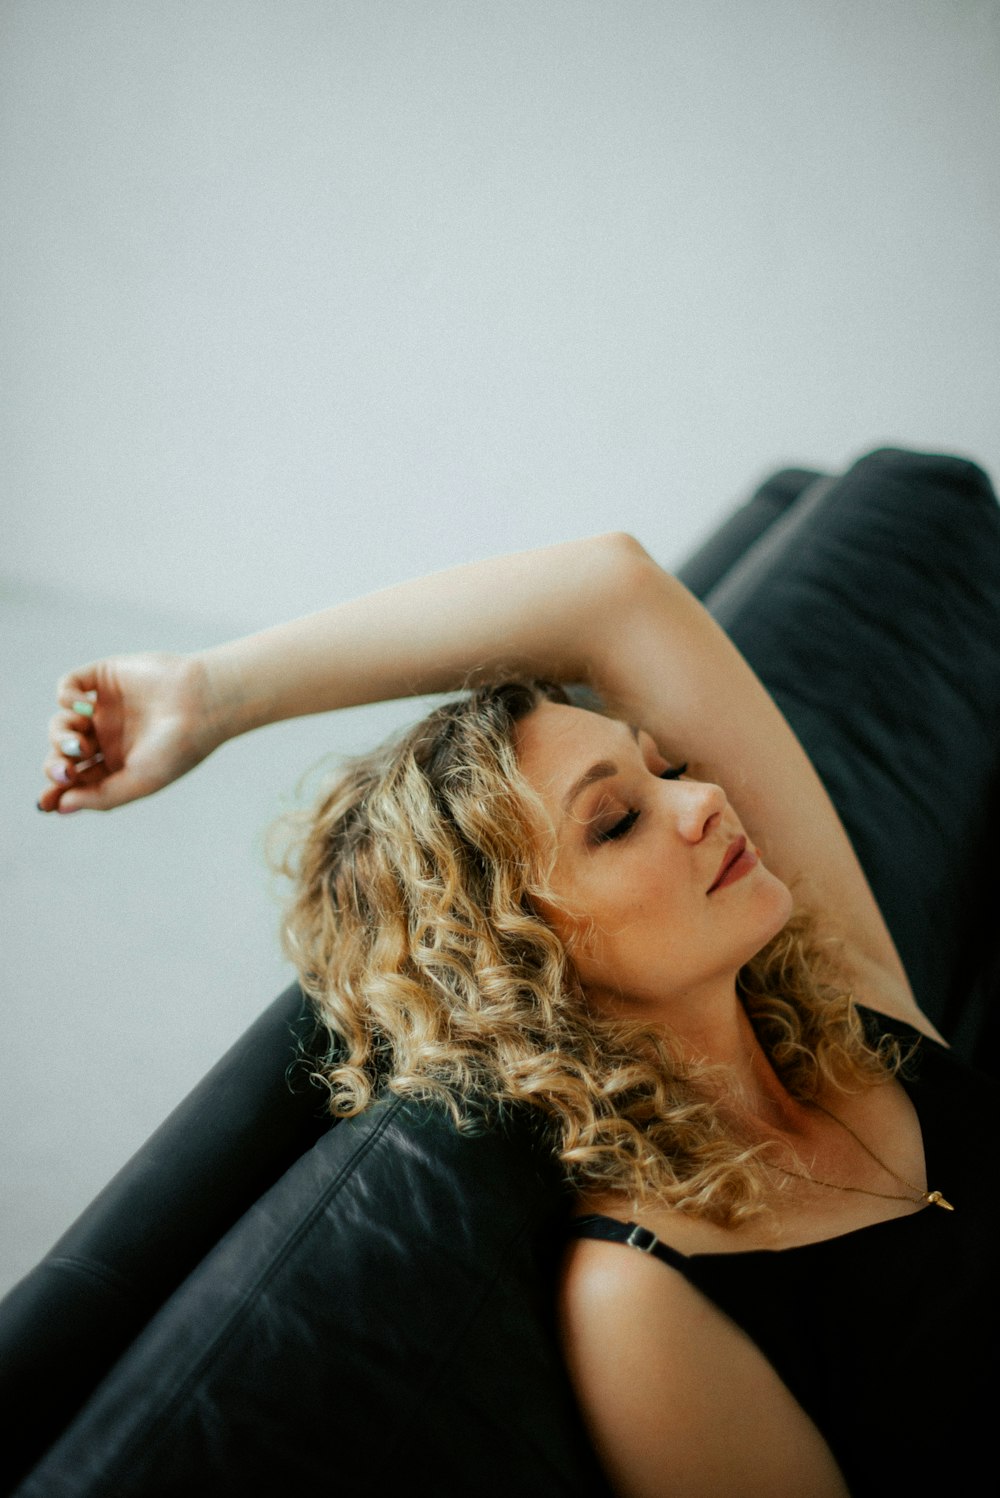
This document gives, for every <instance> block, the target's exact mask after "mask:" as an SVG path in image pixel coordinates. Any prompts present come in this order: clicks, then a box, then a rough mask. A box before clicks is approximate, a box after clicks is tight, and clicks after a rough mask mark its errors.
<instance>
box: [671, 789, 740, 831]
mask: <svg viewBox="0 0 1000 1498" xmlns="http://www.w3.org/2000/svg"><path fill="white" fill-rule="evenodd" d="M674 785H675V786H676V788H677V790H679V791H681V792H683V795H682V796H681V799H680V803H679V806H678V811H677V828H678V831H679V832H680V834H681V837H682V838H683V839H684V841H685V842H687V843H700V842H701V840H702V838H704V837H707V836H708V834H709V833H710V832H711V831H712V830H713V828H714V827H716V826H717V825H718V824H719V822H721V820H722V814H723V812H724V811H725V809H726V807H727V806H728V804H729V803H728V801H727V800H726V793H725V791H724V790H723V789H722V787H721V785H714V784H713V783H712V782H711V781H710V780H678V781H675V782H674Z"/></svg>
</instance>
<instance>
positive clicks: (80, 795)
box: [56, 770, 154, 813]
mask: <svg viewBox="0 0 1000 1498" xmlns="http://www.w3.org/2000/svg"><path fill="white" fill-rule="evenodd" d="M152 789H154V787H152V786H151V787H149V790H152ZM148 793H149V792H148V791H147V790H146V789H144V788H142V787H140V786H139V785H138V784H137V783H136V782H135V781H134V780H133V778H132V777H131V776H130V775H129V774H128V772H127V771H125V770H119V771H118V772H117V773H116V774H113V775H105V776H103V777H102V778H101V779H99V780H97V781H96V782H95V783H94V784H92V785H73V786H71V787H70V789H69V790H66V791H61V792H60V796H59V803H58V806H57V808H56V810H58V811H59V812H60V813H68V812H73V811H110V810H111V809H112V807H115V806H124V804H125V803H126V802H127V801H135V800H136V799H137V798H138V797H140V796H145V795H147V794H148Z"/></svg>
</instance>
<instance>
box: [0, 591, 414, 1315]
mask: <svg viewBox="0 0 1000 1498" xmlns="http://www.w3.org/2000/svg"><path fill="white" fill-rule="evenodd" d="M218 632H219V626H218V624H217V623H214V624H212V625H211V627H210V630H208V631H207V630H206V626H205V624H204V623H203V622H202V621H199V620H196V619H191V618H183V617H171V616H164V615H157V614H153V613H147V612H142V611H140V610H138V609H131V610H130V609H125V608H120V607H112V606H108V605H101V604H99V603H96V602H94V601H88V600H86V599H84V598H83V597H73V596H71V595H68V594H65V593H55V592H49V591H45V590H42V589H28V588H25V587H23V586H16V587H15V586H10V585H8V586H3V585H0V641H2V663H3V665H2V680H3V764H4V768H5V770H6V774H5V775H4V776H3V777H2V779H0V908H2V910H3V912H4V918H3V929H4V942H3V948H4V951H3V964H2V975H3V976H2V982H3V989H4V994H3V1006H2V1010H0V1291H3V1290H5V1289H6V1288H7V1287H8V1286H9V1285H10V1284H11V1283H13V1281H14V1280H16V1279H17V1278H19V1277H20V1275H21V1274H23V1273H24V1272H25V1271H26V1270H27V1269H29V1268H30V1267H31V1265H32V1264H33V1263H34V1262H35V1261H36V1260H37V1259H38V1257H39V1256H40V1255H41V1254H42V1253H43V1252H44V1251H45V1250H46V1249H47V1248H48V1247H49V1246H50V1245H51V1243H52V1242H53V1241H54V1239H55V1238H56V1237H57V1236H58V1234H59V1233H61V1232H62V1231H63V1229H64V1228H65V1227H66V1226H68V1224H69V1223H70V1222H71V1221H72V1220H73V1218H74V1217H76V1215H77V1214H78V1213H79V1212H80V1210H81V1209H82V1208H83V1207H84V1206H86V1204H87V1202H88V1201H89V1200H90V1199H91V1198H92V1197H93V1196H94V1194H95V1193H96V1192H97V1191H98V1190H99V1189H100V1187H101V1186H103V1185H104V1183H105V1182H106V1181H107V1180H108V1178H109V1177H110V1176H111V1175H112V1174H113V1172H114V1171H115V1170H116V1169H117V1168H118V1166H119V1165H121V1164H122V1163H124V1161H125V1160H126V1159H127V1158H128V1157H129V1155H130V1154H131V1153H132V1152H133V1151H134V1150H135V1149H136V1148H137V1147H138V1146H139V1145H140V1144H141V1143H142V1141H143V1140H144V1139H145V1138H146V1136H147V1135H148V1134H149V1133H150V1132H151V1131H152V1129H153V1128H155V1126H156V1125H157V1124H158V1123H159V1122H160V1121H161V1120H162V1118H163V1117H164V1116H165V1114H166V1113H167V1112H168V1111H169V1110H170V1108H171V1107H172V1106H173V1105H174V1104H175V1103H176V1102H178V1101H179V1100H180V1098H181V1097H183V1096H184V1094H185V1093H186V1092H187V1091H188V1089H189V1088H190V1087H191V1086H192V1085H193V1084H194V1083H195V1082H197V1081H198V1079H199V1078H200V1077H201V1076H202V1075H203V1074H204V1072H205V1071H206V1070H207V1069H208V1067H209V1066H211V1065H212V1063H213V1062H214V1061H215V1060H216V1059H217V1058H218V1056H219V1055H220V1054H221V1053H222V1052H223V1051H224V1050H225V1049H226V1048H227V1046H228V1045H229V1044H230V1043H231V1042H232V1041H233V1040H234V1039H235V1038H236V1036H237V1035H238V1034H239V1033H240V1031H241V1030H242V1029H243V1028H244V1027H245V1026H246V1025H247V1024H248V1023H249V1022H250V1021H251V1020H252V1019H253V1018H254V1016H255V1015H256V1014H257V1013H258V1012H259V1010H260V1009H262V1008H263V1006H264V1005H265V1003H267V1002H268V1000H270V999H271V998H272V997H273V995H274V994H275V993H276V992H278V991H279V989H281V988H282V987H284V985H285V984H286V983H287V982H288V981H289V979H290V977H291V972H290V969H288V968H287V967H286V966H285V964H284V962H283V960H282V958H281V956H280V952H279V947H278V939H277V926H278V920H279V897H278V882H277V881H276V880H275V879H274V878H272V877H271V876H270V874H269V873H268V870H267V867H266V862H265V857H264V833H265V830H266V828H267V827H268V825H269V824H270V823H271V821H272V819H273V817H274V816H275V814H276V813H277V812H278V810H279V807H280V805H281V803H282V800H283V799H284V800H285V801H286V802H288V801H290V800H291V799H292V794H293V792H294V788H295V785H296V782H297V781H298V779H299V777H300V775H301V772H302V771H303V770H304V769H305V768H306V767H307V766H308V765H310V764H312V763H315V762H316V761H318V760H319V759H320V758H321V757H322V756H324V755H326V754H328V753H329V752H330V751H331V749H333V748H336V749H337V750H338V751H339V752H354V751H355V750H357V749H360V748H362V747H365V746H368V745H370V744H373V743H374V742H376V741H377V740H378V739H379V738H380V737H381V736H382V734H383V732H388V731H389V730H390V729H391V728H392V727H393V726H395V724H396V723H398V722H401V721H406V720H408V719H409V718H411V717H413V716H415V715H416V713H417V712H418V711H419V710H420V705H419V704H417V706H416V707H414V705H413V704H401V705H397V706H395V707H392V706H390V707H386V708H382V709H365V710H360V711H357V712H349V713H342V714H339V715H337V716H336V717H335V718H331V717H325V718H313V719H303V720H300V721H298V722H296V723H289V724H282V725H280V726H279V727H277V728H273V729H268V730H264V731H263V732H260V733H257V734H252V735H250V736H249V737H247V738H246V739H243V740H240V741H238V742H236V743H234V744H231V745H228V746H226V748H225V749H224V750H222V751H220V752H218V753H217V754H216V755H215V756H214V757H213V758H212V759H210V760H209V761H207V762H206V763H205V764H204V765H202V766H201V767H199V769H198V770H196V771H195V772H194V773H193V774H191V775H189V776H188V777H187V779H186V780H185V781H183V782H181V783H178V784H177V785H175V786H173V787H171V788H170V789H169V790H168V791H167V792H165V793H161V794H160V795H158V796H155V797H152V798H151V799H149V800H148V801H144V802H139V803H136V804H135V805H134V806H132V807H127V808H124V809H122V810H120V811H117V812H114V813H111V814H109V815H103V816H101V815H92V814H82V813H81V814H79V815H77V816H74V817H66V818H56V817H51V816H42V815H41V814H40V813H39V812H38V811H37V810H36V808H35V801H36V799H37V796H38V794H39V792H40V790H41V788H42V785H43V781H42V778H41V774H40V770H39V765H40V762H41V759H42V755H43V752H44V746H45V733H46V725H47V721H48V717H49V714H50V713H51V711H52V710H53V706H54V702H53V698H52V690H53V685H54V682H55V680H56V678H57V677H58V676H59V675H61V674H62V672H63V671H65V670H67V669H68V668H70V667H71V666H75V665H79V664H82V663H83V662H85V661H87V660H89V659H92V658H94V657H96V656H99V655H103V654H108V653H111V652H112V651H114V650H119V649H146V648H170V649H191V648H194V647H195V646H197V645H199V644H204V643H207V642H209V641H210V640H211V639H213V638H215V637H217V635H218Z"/></svg>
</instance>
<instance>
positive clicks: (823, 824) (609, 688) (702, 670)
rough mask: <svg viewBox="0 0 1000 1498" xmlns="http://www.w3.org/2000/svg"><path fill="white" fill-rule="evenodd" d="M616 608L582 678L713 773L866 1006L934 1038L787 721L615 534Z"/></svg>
mask: <svg viewBox="0 0 1000 1498" xmlns="http://www.w3.org/2000/svg"><path fill="white" fill-rule="evenodd" d="M620 544H621V560H620V568H621V576H620V583H619V597H620V605H619V613H618V617H617V620H616V621H615V622H614V625H613V627H611V625H610V621H609V625H608V627H606V628H605V629H604V630H603V632H601V631H600V630H599V633H598V639H597V644H596V654H595V657H594V659H593V662H592V679H593V682H594V685H595V687H596V688H597V689H598V690H599V691H600V692H601V694H602V696H603V697H604V699H605V701H607V702H608V704H609V706H611V707H612V709H613V710H614V711H617V712H620V713H621V714H622V716H625V717H628V718H629V719H630V720H631V721H633V722H639V723H642V725H643V726H644V727H645V728H647V729H648V730H649V732H650V733H651V734H652V736H653V737H654V739H656V741H657V743H658V744H659V745H660V746H661V748H662V749H663V751H664V753H669V754H670V755H671V757H673V756H675V755H676V756H677V757H679V758H684V759H686V760H688V762H689V764H690V767H691V773H692V774H693V775H695V776H697V777H698V778H700V779H705V780H713V781H717V782H718V783H719V784H720V785H722V787H723V788H724V790H725V791H726V793H727V795H728V796H729V799H730V801H731V802H732V805H733V807H734V808H735V810H736V812H737V814H738V815H739V817H740V820H741V821H742V823H743V826H744V827H745V828H746V830H747V832H748V834H749V835H750V837H751V838H752V839H753V840H754V842H755V843H756V845H757V846H758V847H759V848H760V849H761V851H762V853H763V855H764V859H765V862H766V863H767V865H768V867H769V868H770V869H771V870H772V871H773V872H774V873H776V874H777V875H778V877H779V878H780V879H782V880H783V881H784V882H785V883H786V884H788V885H789V886H790V887H791V888H792V889H793V891H794V892H795V895H796V898H797V902H798V903H799V904H801V905H803V906H805V908H807V909H809V910H811V911H813V912H814V913H815V915H816V916H817V917H818V918H819V920H820V922H821V925H822V926H823V927H824V928H825V929H826V930H828V931H830V932H831V933H832V934H834V935H836V936H837V937H839V938H840V939H841V940H842V941H843V943H844V952H845V957H846V960H847V963H848V966H850V967H852V969H853V972H852V977H853V980H854V981H855V982H856V983H858V985H859V986H861V985H862V984H863V985H864V996H865V997H866V998H867V999H868V1000H869V1002H872V1003H874V1005H875V1007H876V1008H883V1009H885V1010H887V1011H888V1012H890V1013H895V1014H897V1015H898V1016H899V1017H900V1018H902V1019H906V1020H909V1021H910V1022H911V1023H914V1024H917V1025H919V1027H920V1028H922V1029H925V1030H929V1031H930V1033H932V1034H936V1032H934V1031H933V1028H932V1027H930V1026H929V1022H928V1021H927V1020H926V1019H925V1017H924V1016H923V1015H922V1014H921V1013H920V1011H919V1010H918V1008H917V1006H916V1002H915V1000H914V998H913V993H912V990H911V988H910V985H909V982H908V980H907V977H906V973H905V971H904V969H903V965H902V963H901V961H900V959H899V955H898V953H897V952H896V949H895V946H894V944H893V941H892V937H891V936H890V934H889V931H888V928H887V927H886V924H885V921H884V920H883V918H882V915H881V912H880V911H879V908H878V905H877V904H876V902H875V898H874V896H873V894H872V892H871V889H870V888H869V885H868V881H867V879H866V878H865V875H864V872H863V870H862V868H861V865H860V863H859V862H858V859H857V856H856V854H855V852H854V849H853V848H852V846H851V843H850V840H849V838H848V836H847V833H846V831H845V830H844V826H843V824H842V822H841V820H840V818H839V816H838V815H837V812H836V810H835V808H834V806H833V803H832V801H831V800H830V798H829V796H828V795H827V793H826V790H825V789H824V787H823V784H822V782H821V781H820V779H819V776H818V775H817V773H816V771H815V770H814V769H813V766H812V764H811V762H810V760H809V758H808V756H807V755H806V753H805V750H804V749H803V748H802V746H801V744H800V743H799V741H798V739H797V738H796V736H795V734H794V733H793V731H792V729H791V727H790V726H789V724H788V722H787V721H786V719H785V718H784V716H783V715H782V713H781V712H780V710H779V709H778V707H777V705H776V704H775V703H774V701H773V700H772V698H771V697H770V695H769V694H768V692H767V690H766V689H765V687H764V686H763V684H762V683H761V682H760V680H759V679H758V677H757V676H756V675H755V673H754V672H753V670H752V669H751V668H750V666H749V665H748V664H747V662H746V661H745V660H744V659H743V657H742V656H741V655H740V653H739V651H738V650H737V649H736V647H735V646H734V645H733V644H732V642H731V641H730V640H729V639H728V638H727V636H726V635H725V634H724V633H723V631H722V630H721V629H720V628H719V626H718V625H717V624H716V623H715V621H714V620H713V619H712V617H711V615H710V614H709V613H708V612H707V611H706V610H705V609H704V608H703V607H702V605H701V604H700V603H698V601H697V600H696V599H695V598H694V597H692V595H691V594H690V593H689V592H688V591H687V589H686V588H685V587H684V586H683V585H682V584H681V583H680V582H678V581H677V579H676V578H673V577H671V576H669V574H667V573H665V572H664V571H663V570H662V569H661V568H660V567H658V566H657V565H656V564H655V563H654V562H653V561H652V559H651V558H650V557H649V556H648V555H647V553H646V552H645V551H644V550H643V549H642V547H641V546H639V544H638V543H637V542H634V541H631V540H630V539H629V538H620Z"/></svg>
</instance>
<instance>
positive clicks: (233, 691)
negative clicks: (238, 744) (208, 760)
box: [186, 646, 257, 754]
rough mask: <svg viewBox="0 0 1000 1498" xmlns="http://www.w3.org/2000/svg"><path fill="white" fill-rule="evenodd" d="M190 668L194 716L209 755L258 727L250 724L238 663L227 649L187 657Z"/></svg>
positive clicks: (221, 648)
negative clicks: (221, 745)
mask: <svg viewBox="0 0 1000 1498" xmlns="http://www.w3.org/2000/svg"><path fill="white" fill-rule="evenodd" d="M186 665H187V671H188V678H189V681H188V685H189V692H190V700H191V703H192V712H193V714H195V715H196V716H197V719H198V727H197V733H198V735H199V737H200V738H201V739H202V740H203V743H204V746H205V753H206V754H210V753H211V752H212V750H213V749H217V748H218V747H219V745H220V744H224V743H226V741H227V740H228V739H234V738H238V737H239V735H240V734H242V733H247V732H248V731H249V730H250V729H251V728H255V727H257V724H256V723H254V722H252V721H251V720H250V711H249V705H248V702H247V693H246V690H245V687H244V684H243V680H242V676H241V673H240V671H239V667H238V662H237V661H236V660H235V659H234V658H233V656H232V654H231V652H230V651H228V650H227V647H225V646H218V647H215V648H213V649H210V650H202V651H196V652H195V653H194V654H192V655H189V656H188V657H187V659H186Z"/></svg>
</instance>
